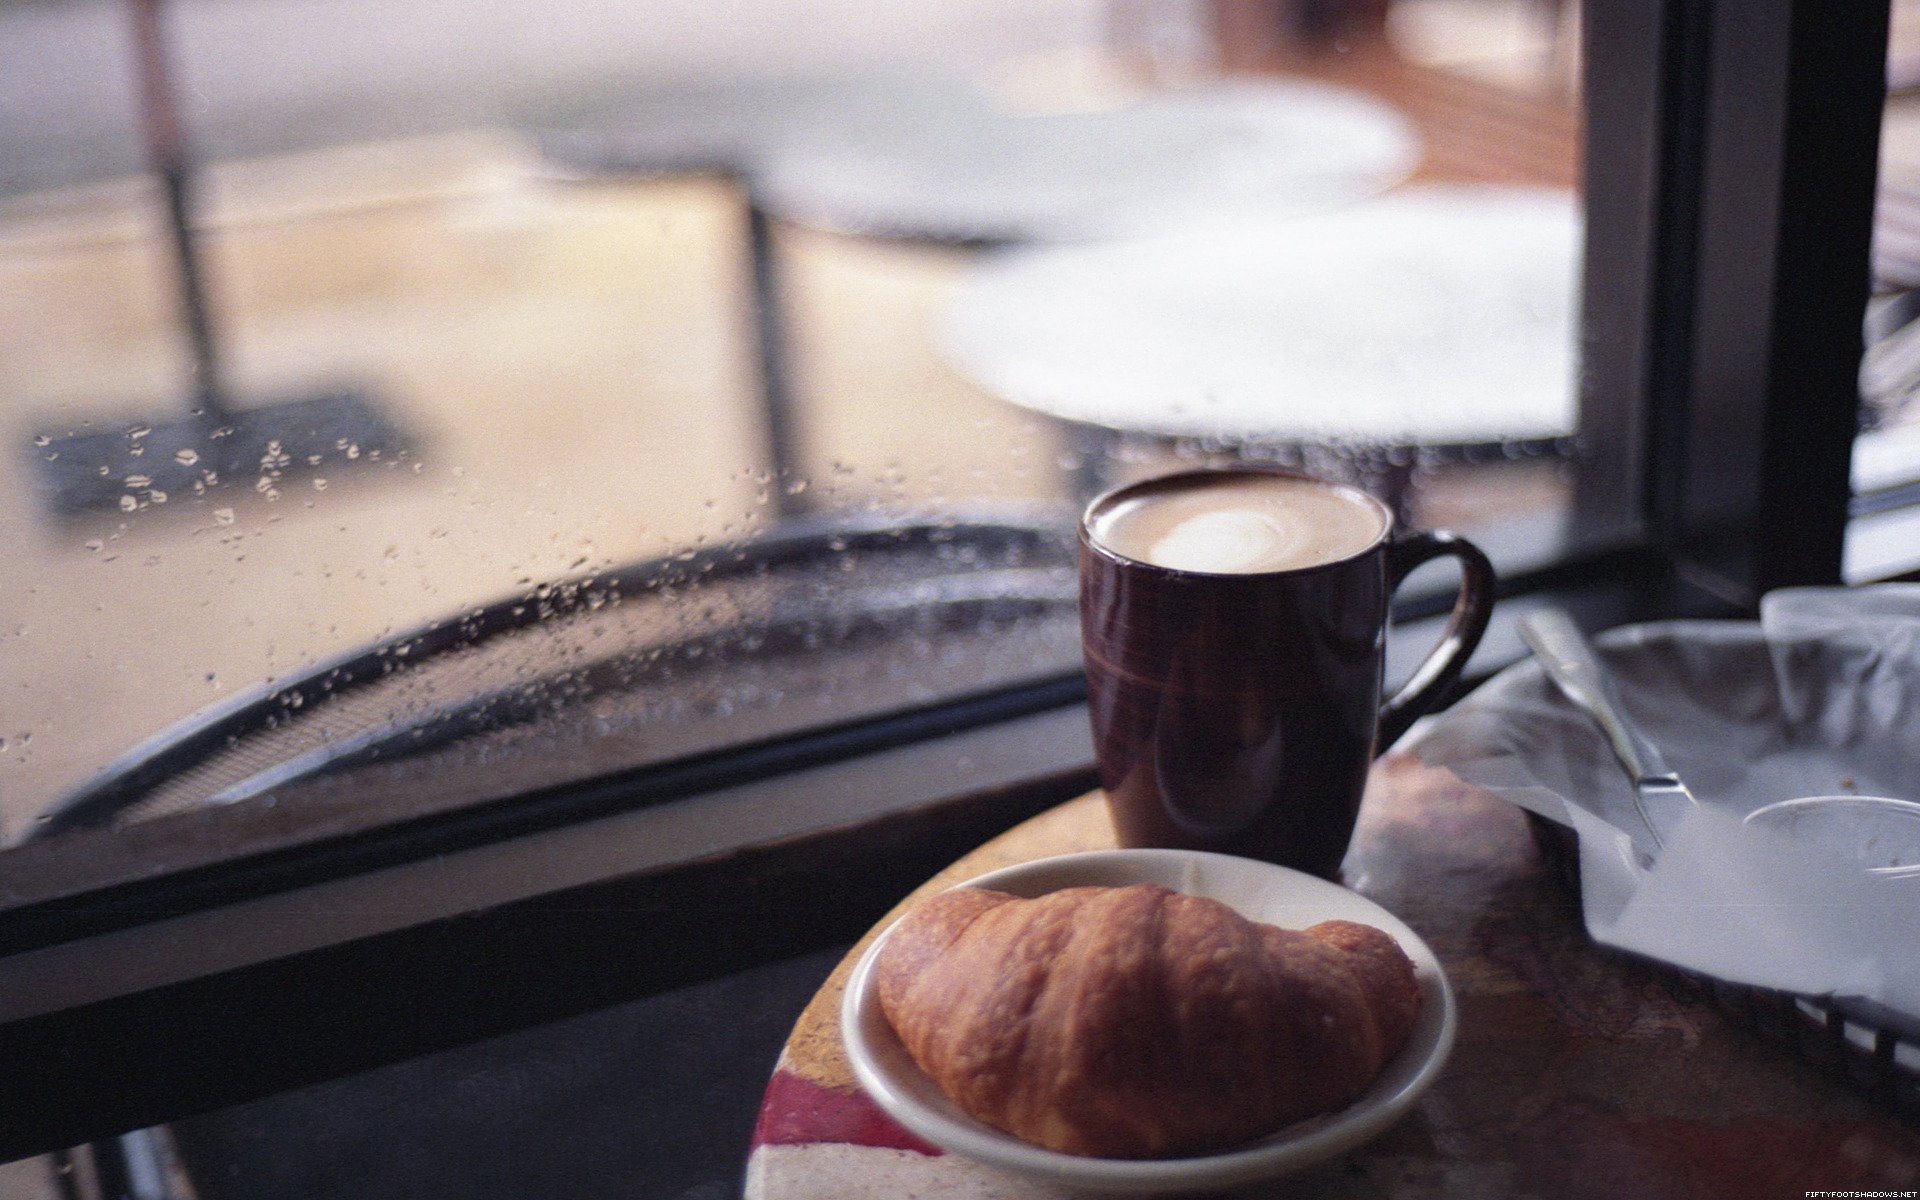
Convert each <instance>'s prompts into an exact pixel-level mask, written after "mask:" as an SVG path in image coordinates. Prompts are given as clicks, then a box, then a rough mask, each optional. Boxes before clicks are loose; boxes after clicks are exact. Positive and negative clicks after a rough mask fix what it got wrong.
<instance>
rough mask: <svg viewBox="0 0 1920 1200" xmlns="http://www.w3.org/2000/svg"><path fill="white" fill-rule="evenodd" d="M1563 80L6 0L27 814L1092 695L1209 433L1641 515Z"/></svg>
mask: <svg viewBox="0 0 1920 1200" xmlns="http://www.w3.org/2000/svg"><path fill="white" fill-rule="evenodd" d="M143 31H144V32H143ZM1575 57H1576V55H1575V54H1574V53H1573V21H1572V20H1571V17H1570V6H1569V11H1568V12H1565V13H1563V12H1560V11H1558V10H1557V9H1555V8H1554V6H1543V5H1539V4H1536V3H1532V2H1530V0H1510V2H1507V0H1407V2H1406V3H1404V4H1399V5H1395V6H1393V8H1392V9H1391V11H1389V10H1388V8H1387V6H1385V5H1384V4H1369V3H1357V2H1356V3H1349V4H1336V5H1328V4H1316V3H1306V2H1302V3H1298V4H1274V3H1247V2H1240V0H1220V2H1218V3H1214V4H1202V3H1198V2H1188V3H1181V2H1178V0H1113V2H1112V3H1098V2H1095V0H1046V2H1045V3H1039V4H1034V3H1017V4H1015V3H1002V2H1000V0H969V2H968V3H963V4H941V5H905V6H902V5H886V6H882V5H865V6H861V5H851V4H834V5H830V6H827V7H825V8H823V7H822V6H820V5H817V4H809V5H796V4H780V3H771V2H770V3H756V4H744V3H742V4H724V5H708V4H692V3H679V2H677V0H676V2H672V3H669V2H667V0H649V2H648V3H642V4H627V5H620V4H611V3H600V2H599V0H569V2H568V3H564V4H558V5H545V6H519V7H513V6H506V7H502V6H484V5H483V6H474V5H470V4H463V3H453V2H451V0H449V2H445V3H426V4H409V5H405V6H401V7H399V8H395V7H394V6H391V5H371V4H363V3H358V2H356V0H250V2H247V3H240V2H235V0H168V3H166V4H164V5H161V4H158V3H155V2H153V0H139V2H135V3H104V2H96V0H44V2H40V3H30V4H21V5H11V6H7V7H4V8H0V413H4V425H0V431H4V440H5V444H6V445H7V447H8V451H9V452H8V453H5V454H0V529H4V533H5V539H6V544H7V545H8V547H9V550H10V555H11V559H12V561H11V563H10V565H9V566H8V567H7V568H6V569H5V570H4V571H0V840H12V839H19V838H22V837H26V836H31V835H34V834H36V833H41V832H45V831H48V830H53V829H59V828H65V827H67V826H68V825H71V824H76V823H81V822H80V821H79V820H77V819H76V820H72V821H68V820H60V819H56V820H53V821H47V820H44V818H46V817H47V816H48V814H49V813H56V812H61V811H68V815H69V816H72V812H71V810H63V809H62V806H63V805H64V804H68V803H69V802H70V798H71V797H72V796H74V795H75V794H76V793H77V792H79V791H81V790H83V789H84V788H85V786H86V785H87V784H88V781H89V780H98V779H99V778H100V777H101V775H102V773H103V772H107V773H109V774H111V773H112V772H114V771H116V770H119V769H120V768H121V767H125V766H127V765H128V764H129V763H136V764H138V765H141V766H142V769H143V771H144V773H140V774H137V775H134V776H121V777H118V780H117V782H116V783H115V785H114V786H113V787H109V788H106V789H105V790H104V791H96V792H94V793H93V797H92V807H89V808H86V809H85V810H84V812H83V813H82V814H81V816H82V817H83V818H84V820H87V821H91V820H96V819H105V820H110V821H130V820H137V819H145V818H148V817H153V816H159V815H164V814H167V813H173V812H178V811H181V810H184V809H193V808H197V807H203V806H205V805H207V804H209V803H221V804H243V805H246V804H263V803H272V802H274V800H275V799H276V796H278V795H281V794H285V792H286V789H287V788H289V787H292V786H294V785H295V784H297V783H298V782H299V781H301V780H303V779H310V778H311V777H313V776H315V775H316V774H325V773H327V772H329V771H332V772H334V773H336V774H337V773H339V772H342V771H351V772H364V773H365V774H364V775H363V776H359V778H364V779H365V780H367V781H369V786H368V787H367V788H366V789H365V791H364V794H365V795H366V796H368V797H370V799H368V800H367V804H368V809H367V816H366V818H365V819H367V820H378V819H381V814H382V812H383V811H385V810H383V809H382V808H381V803H382V801H381V800H380V797H381V796H383V795H384V796H388V797H391V796H392V795H394V794H396V793H398V792H400V791H406V790H409V789H416V788H418V787H420V786H421V780H422V779H423V778H426V777H429V776H430V777H432V778H435V779H437V780H438V781H439V787H440V793H441V794H442V795H443V797H450V799H448V800H447V802H448V803H453V802H459V801H461V800H463V799H464V800H477V799H486V798H491V797H495V796H504V795H510V794H516V793H518V792H521V791H525V790H529V789H534V788H539V787H547V786H553V785H556V784H561V783H565V782H567V781H568V780H570V779H574V778H579V777H583V776H586V775H591V774H600V773H604V772H607V771H617V770H624V769H627V768H630V767H634V766H638V765H644V764H646V763H650V762H659V761H663V760H666V759H671V758H676V757H682V756H685V755H688V754H695V753H703V752H706V751H710V750H713V749H717V748H721V747H724V746H727V745H734V744H739V743H741V742H744V741H756V740H764V739H768V738H774V737H779V736H783V735H785V734H789V733H792V732H795V731H797V730H802V729H808V728H816V727H820V726H823V725H831V724H836V723H842V722H846V721H849V720H857V719H863V718H869V717H873V716H876V715H878V714H881V713H886V712H897V711H900V710H902V709H911V708H913V707H915V706H923V705H927V704H932V703H935V702H938V701H940V700H943V699H949V698H952V697H955V696H965V695H974V694H981V693H986V692H990V691H993V690H995V689H1001V688H1006V687H1009V686H1013V685H1018V684H1021V683H1024V682H1031V681H1034V680H1045V679H1051V678H1059V677H1066V676H1071V674H1072V673H1073V672H1074V671H1075V670H1076V669H1077V665H1078V663H1077V655H1078V649H1077V638H1076V633H1075V626H1074V613H1073V568H1072V554H1073V547H1072V526H1073V521H1074V518H1075V516H1076V514H1077V512H1078V510H1079V508H1080V507H1081V506H1082V505H1083V504H1084V502H1085V500H1086V499H1087V498H1088V497H1089V496H1090V495H1091V494H1092V493H1093V492H1095V491H1097V490H1099V489H1101V488H1104V487H1107V486H1110V485H1114V484H1118V483H1121V482H1125V481H1127V480H1129V479H1132V478H1137V477H1139V476H1142V475H1145V474H1149V473H1152V472H1158V471H1163V470H1168V469H1173V468H1177V467H1180V466H1184V465H1190V464H1194V463H1202V462H1219V461H1230V460H1234V459H1243V458H1247V459H1254V460H1258V461H1266V462H1276V463H1281V464H1287V465H1297V466H1304V467H1307V468H1309V469H1312V470H1316V471H1321V472H1324V473H1328V474H1332V475H1336V476H1339V477H1343V478H1349V479H1353V480H1357V481H1359V482H1361V483H1363V484H1365V485H1367V486H1369V487H1373V488H1375V489H1377V490H1379V491H1381V492H1382V493H1383V494H1385V495H1387V496H1389V497H1390V498H1391V499H1392V501H1393V502H1394V504H1395V505H1396V507H1397V508H1398V509H1399V510H1400V511H1401V512H1402V514H1403V515H1404V517H1405V518H1406V519H1407V520H1409V521H1412V522H1414V523H1417V524H1425V525H1444V526H1449V527H1453V528H1456V529H1459V530H1462V531H1464V532H1466V533H1468V534H1469V535H1470V536H1473V537H1475V538H1476V539H1478V540H1481V541H1482V542H1483V544H1485V545H1486V546H1487V547H1488V549H1489V550H1490V551H1492V552H1493V554H1494V556H1495V558H1496V561H1497V562H1498V563H1500V565H1501V566H1502V567H1503V568H1504V569H1507V570H1510V571H1511V570H1518V569H1523V568H1525V567H1529V566H1534V565H1539V564H1541V563H1544V562H1548V561H1551V560H1553V559H1554V558H1556V557H1558V556H1560V555H1563V554H1564V553H1566V551H1567V550H1568V549H1569V547H1570V546H1571V545H1572V544H1573V543H1572V542H1571V541H1570V540H1569V539H1570V535H1569V533H1568V530H1570V529H1573V528H1576V527H1578V528H1580V529H1583V530H1586V531H1588V533H1587V536H1605V535H1606V534H1607V533H1608V531H1609V530H1613V529H1617V527H1618V526H1619V524H1620V523H1621V520H1623V519H1625V518H1621V516H1620V514H1619V513H1610V514H1602V515H1604V516H1607V518H1608V519H1607V520H1600V521H1586V522H1584V523H1582V522H1577V521H1576V520H1575V519H1574V518H1575V517H1576V516H1578V515H1580V514H1578V513H1576V512H1575V509H1576V502H1575V495H1576V488H1575V486H1574V482H1575V478H1576V475H1577V473H1578V472H1579V470H1580V469H1581V467H1582V464H1583V463H1584V462H1586V461H1588V460H1590V459H1593V458H1607V457H1609V456H1615V457H1617V456H1619V455H1621V454H1624V453H1625V448H1624V447H1620V446H1615V445H1608V444H1605V443H1604V442H1602V443H1601V444H1597V445H1596V444H1591V443H1589V442H1582V440H1581V439H1580V438H1579V437H1578V436H1577V434H1578V432H1579V428H1580V425H1579V422H1580V419H1581V418H1580V413H1579V405H1578V402H1577V399H1576V396H1575V378H1576V373H1577V365H1576V363H1575V361H1574V345H1575V342H1576V329H1577V323H1578V313H1577V311H1576V308H1575V301H1574V296H1575V292H1576V281H1577V276H1578V265H1579V246H1580V231H1579V219H1578V206H1577V201H1576V194H1575V189H1576V185H1577V180H1578V175H1579V166H1578V161H1577V143H1578V102H1577V91H1578V85H1577V81H1576V80H1575V79H1574V78H1573V66H1572V64H1573V61H1574V59H1575ZM169 91H170V93H171V97H172V102H171V105H168V104H166V103H164V102H163V100H164V97H165V94H166V93H168V92H169ZM175 134H177V137H175V136H174V135H175ZM170 204H172V205H173V206H174V207H172V208H170V207H169V206H170ZM175 216H180V217H181V218H182V220H181V221H180V222H175V221H173V218H174V217H175ZM181 225H184V227H185V228H187V229H188V230H190V235H189V236H186V237H184V238H183V237H181V236H180V235H179V233H178V229H179V227H180V226H181ZM183 246H184V247H185V250H184V251H183ZM196 322H197V324H196ZM1603 500H1604V503H1608V504H1614V503H1619V502H1620V498H1619V497H1618V496H1609V497H1605V498H1603ZM1581 503H1586V501H1585V500H1583V501H1581ZM1587 515H1588V516H1591V515H1592V514H1591V513H1589V514H1587ZM1629 515H1630V514H1629ZM1610 521H1611V522H1612V523H1611V524H1609V522H1610ZM1594 530H1599V531H1600V533H1599V534H1598V535H1595V534H1593V532H1592V531H1594ZM423 663H424V664H426V665H424V666H422V665H421V664H423ZM183 723H184V724H183ZM169 731H172V732H169ZM154 739H159V740H158V741H157V742H156V741H155V740H154ZM168 745H172V746H173V750H172V751H171V752H169V753H162V754H160V756H159V757H158V758H154V757H153V756H152V755H151V754H149V753H148V751H154V750H156V749H164V748H165V747H166V746H168ZM143 746H144V747H145V749H144V750H136V748H138V747H143ZM129 754H134V755H136V758H135V759H129V758H128V757H127V756H128V755H129ZM142 755H144V756H145V757H140V756H142ZM116 764H118V765H116ZM375 784H377V785H378V786H373V785H375Z"/></svg>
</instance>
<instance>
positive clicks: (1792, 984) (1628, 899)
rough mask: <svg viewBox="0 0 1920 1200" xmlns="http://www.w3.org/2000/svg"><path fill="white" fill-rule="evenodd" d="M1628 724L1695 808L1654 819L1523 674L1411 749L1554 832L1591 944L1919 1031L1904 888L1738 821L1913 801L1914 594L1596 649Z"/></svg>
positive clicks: (1861, 597) (1816, 595)
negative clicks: (1554, 825)
mask: <svg viewBox="0 0 1920 1200" xmlns="http://www.w3.org/2000/svg"><path fill="white" fill-rule="evenodd" d="M1598 642H1599V645H1598V650H1599V654H1600V657H1601V659H1602V661H1603V662H1604V663H1605V664H1606V666H1607V668H1608V669H1609V671H1611V672H1612V673H1613V674H1614V676H1615V681H1616V683H1617V685H1618V690H1619V691H1620V693H1621V698H1622V701H1623V703H1624V704H1625V706H1626V708H1627V710H1628V714H1629V715H1630V716H1631V717H1632V718H1633V720H1634V721H1635V722H1636V723H1637V724H1639V726H1640V727H1641V729H1642V730H1643V731H1644V732H1645V733H1646V734H1647V735H1648V737H1650V738H1651V739H1652V740H1653V741H1655V742H1656V743H1657V744H1658V745H1659V746H1660V748H1661V749H1662V750H1663V751H1664V752H1665V753H1666V755H1667V758H1668V760H1669V761H1670V762H1671V763H1672V765H1673V766H1674V767H1675V769H1676V770H1678V772H1679V773H1680V775H1681V777H1682V778H1683V779H1685V780H1686V781H1687V783H1688V784H1689V786H1690V787H1691V788H1692V789H1693V791H1694V794H1695V795H1696V797H1698V799H1699V801H1700V804H1699V806H1698V807H1696V808H1691V809H1688V808H1684V807H1681V808H1676V809H1673V810H1669V811H1663V812H1659V813H1656V814H1654V816H1655V820H1656V822H1657V823H1658V824H1659V825H1660V827H1661V833H1662V837H1663V840H1664V842H1665V848H1664V849H1663V850H1662V851H1661V852H1660V854H1659V855H1658V856H1657V857H1656V858H1655V859H1654V861H1653V864H1652V866H1651V867H1646V866H1643V865H1642V864H1641V862H1640V861H1639V859H1638V857H1637V856H1636V855H1635V854H1634V853H1633V850H1632V846H1633V844H1634V842H1635V841H1636V839H1637V840H1639V841H1641V842H1642V843H1643V844H1644V843H1645V835H1644V833H1642V832H1641V828H1640V822H1639V818H1638V816H1637V815H1636V814H1635V811H1634V807H1633V793H1632V789H1631V787H1630V786H1629V785H1628V783H1627V778H1626V775H1625V773H1624V771H1623V770H1622V769H1621V768H1620V766H1619V764H1618V763H1617V762H1616V761H1615V760H1614V759H1613V757H1612V755H1611V754H1610V753H1609V752H1608V750H1607V747H1606V743H1605V741H1604V740H1603V739H1602V737H1601V735H1600V734H1599V732H1598V731H1597V730H1596V729H1594V728H1593V726H1592V724H1591V722H1590V721H1589V720H1588V719H1587V718H1586V716H1585V715H1584V714H1582V713H1581V712H1580V711H1579V710H1577V709H1575V708H1574V707H1573V706H1572V705H1571V704H1570V703H1569V702H1567V701H1566V700H1565V699H1564V698H1563V697H1562V696H1561V695H1560V694H1559V692H1558V691H1557V690H1556V689H1555V688H1554V687H1553V686H1552V684H1551V683H1549V682H1548V681H1547V680H1546V678H1545V677H1544V675H1543V674H1542V673H1541V671H1540V669H1539V667H1538V666H1537V665H1535V664H1534V663H1532V662H1530V661H1529V662H1523V663H1520V664H1517V665H1516V666H1514V667H1511V668H1509V669H1508V670H1506V671H1504V672H1502V673H1501V674H1500V675H1499V676H1497V677H1496V678H1494V679H1493V680H1491V681H1489V682H1488V683H1487V684H1486V685H1485V686H1484V687H1482V688H1481V689H1479V690H1478V691H1477V692H1475V693H1474V694H1473V695H1472V696H1470V697H1468V699H1467V700H1465V701H1463V702H1462V703H1461V704H1460V705H1458V706H1456V708H1455V709H1454V710H1452V711H1451V712H1449V713H1447V714H1445V715H1443V716H1442V717H1441V718H1439V719H1438V720H1436V721H1434V722H1433V723H1432V724H1431V725H1429V726H1428V727H1427V728H1426V729H1425V731H1424V732H1423V733H1422V734H1421V735H1420V736H1419V737H1418V738H1417V739H1416V741H1415V742H1414V743H1413V745H1412V747H1411V748H1412V749H1413V751H1414V753H1415V754H1417V755H1418V756H1419V757H1420V758H1421V760H1422V761H1424V762H1426V763H1428V764H1430V765H1436V766H1444V767H1447V768H1449V769H1451V770H1452V771H1453V772H1454V773H1455V774H1457V775H1459V776H1460V777H1461V778H1462V779H1465V780H1466V781H1467V782H1469V783H1473V784H1477V785H1479V786H1481V787H1484V788H1486V789H1487V790H1489V791H1491V792H1494V793H1495V794H1497V795H1500V796H1502V797H1504V798H1506V799H1507V800H1509V801H1511V802H1513V803H1515V804H1518V805H1520V806H1522V807H1524V808H1527V809H1529V810H1531V811H1533V812H1536V813H1538V814H1540V815H1541V816H1543V817H1546V818H1547V819H1549V820H1552V821H1556V822H1559V823H1560V824H1563V825H1567V826H1569V827H1570V828H1572V829H1573V831H1574V832H1575V834H1576V835H1577V837H1578V839H1579V844H1580V868H1581V889H1582V904H1583V908H1584V913H1585V918H1586V923H1587V929H1588V932H1589V933H1591V934H1592V935H1593V937H1594V939H1595V940H1596V941H1599V942H1602V943H1605V944H1607V945H1612V946H1617V947H1620V948H1621V949H1625V950H1631V951H1634V952H1637V953H1640V954H1645V955H1648V956H1650V957H1653V958H1656V959H1660V960H1662V961H1665V962H1669V963H1672V964H1674V965H1676V966H1680V967H1685V968H1688V969H1691V970H1695V971H1700V972H1703V973H1705V974H1707V975H1711V976H1714V977H1716V978H1719V979H1723V980H1726V981H1728V982H1731V983H1740V984H1749V985H1754V986H1758V987H1767V988H1778V989H1782V990H1785V991H1791V992H1798V993H1802V994H1807V995H1816V996H1819V995H1825V996H1833V997H1835V998H1837V999H1840V1000H1843V1001H1865V1002H1867V1003H1869V1004H1871V1005H1874V1006H1877V1007H1881V1008H1884V1009H1887V1010H1891V1012H1892V1013H1894V1014H1904V1015H1905V1016H1907V1017H1910V1018H1913V1019H1914V1020H1915V1021H1920V878H1899V877H1889V876H1881V875H1873V874H1869V873H1868V872H1866V871H1864V870H1862V869H1861V868H1860V866H1859V865H1858V864H1857V863H1855V862H1853V861H1851V860H1850V859H1849V858H1848V857H1847V856H1846V855H1844V854H1842V853H1839V852H1836V851H1835V850H1833V849H1831V848H1829V847H1827V846H1824V845H1821V844H1818V843H1815V842H1811V841H1809V840H1807V839H1805V838H1804V837H1803V838H1790V837H1788V836H1785V835H1783V834H1781V833H1779V832H1775V831H1773V830H1770V829H1767V828H1764V827H1761V826H1758V825H1746V824H1743V823H1742V821H1743V818H1744V817H1745V816H1746V815H1747V814H1748V813H1749V812H1752V811H1753V810H1754V809H1756V808H1759V807H1761V806H1763V805H1766V804H1770V803H1774V802H1776V801H1780V800H1787V799H1792V798H1795V797H1799V796H1807V795H1829V794H1864V795H1883V796H1892V797H1896V798H1902V799H1909V800H1920V585H1885V586H1881V587H1873V588H1859V589H1789V590H1785V591H1781V592H1776V593H1773V594H1772V595H1769V596H1768V597H1767V598H1766V599H1765V601H1764V602H1763V604H1762V608H1761V620H1760V621H1759V622H1757V623H1756V622H1700V621H1694V622H1686V621H1676V622H1663V623H1658V624H1651V625H1639V626H1628V627H1624V628H1621V629H1617V630H1613V631H1610V632H1609V633H1608V634H1606V635H1604V636H1603V637H1601V638H1600V639H1598Z"/></svg>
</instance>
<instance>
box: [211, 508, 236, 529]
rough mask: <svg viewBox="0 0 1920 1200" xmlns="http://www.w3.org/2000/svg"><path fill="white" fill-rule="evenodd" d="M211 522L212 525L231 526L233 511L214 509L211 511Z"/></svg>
mask: <svg viewBox="0 0 1920 1200" xmlns="http://www.w3.org/2000/svg"><path fill="white" fill-rule="evenodd" d="M213 521H214V524H216V525H231V524H233V510H232V509H230V508H216V509H214V510H213Z"/></svg>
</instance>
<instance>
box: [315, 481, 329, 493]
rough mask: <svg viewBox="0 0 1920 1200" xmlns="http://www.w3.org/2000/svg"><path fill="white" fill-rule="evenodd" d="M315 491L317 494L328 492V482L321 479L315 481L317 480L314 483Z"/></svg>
mask: <svg viewBox="0 0 1920 1200" xmlns="http://www.w3.org/2000/svg"><path fill="white" fill-rule="evenodd" d="M313 490H314V491H316V492H324V491H326V490H327V481H326V480H325V479H320V478H316V479H315V480H314V481H313Z"/></svg>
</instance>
